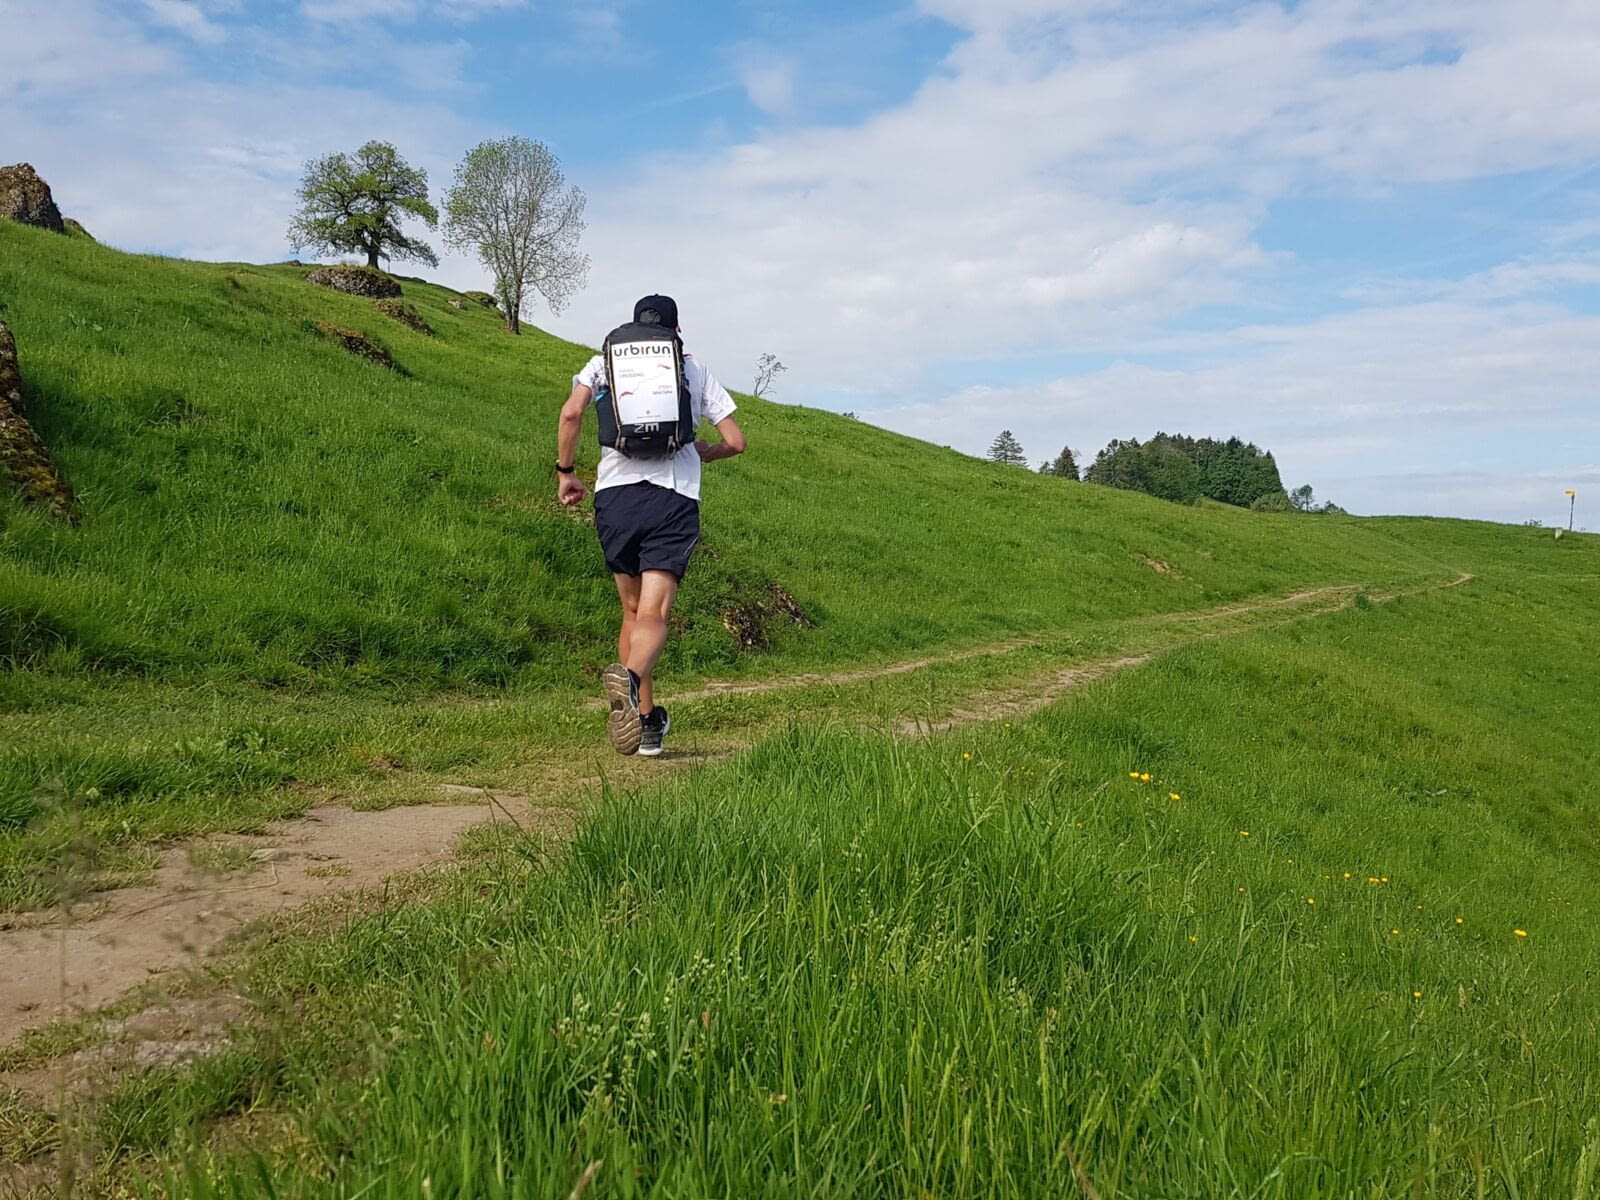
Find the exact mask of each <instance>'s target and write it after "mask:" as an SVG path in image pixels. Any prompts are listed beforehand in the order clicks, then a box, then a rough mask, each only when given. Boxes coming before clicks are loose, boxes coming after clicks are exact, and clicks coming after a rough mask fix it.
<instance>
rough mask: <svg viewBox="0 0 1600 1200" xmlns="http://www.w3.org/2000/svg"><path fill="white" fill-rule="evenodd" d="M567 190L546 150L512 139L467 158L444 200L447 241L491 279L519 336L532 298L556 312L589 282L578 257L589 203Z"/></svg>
mask: <svg viewBox="0 0 1600 1200" xmlns="http://www.w3.org/2000/svg"><path fill="white" fill-rule="evenodd" d="M566 183H567V181H566V177H565V176H564V175H562V173H561V163H560V161H559V160H558V159H557V158H556V156H555V155H554V154H552V153H551V152H550V150H549V148H548V147H547V146H545V145H544V143H542V142H536V141H533V140H531V139H529V138H525V137H508V138H502V139H500V140H499V141H488V142H481V143H479V144H478V145H476V146H474V147H473V148H472V149H471V150H469V151H467V156H466V158H464V159H463V160H462V161H461V164H460V165H459V166H457V167H456V173H455V183H454V185H453V186H452V187H451V189H450V192H449V195H447V196H446V197H445V202H444V207H445V235H444V236H445V241H446V242H448V243H449V244H450V245H451V246H453V247H455V248H457V249H460V250H471V251H473V252H475V253H476V254H477V256H478V260H479V261H480V262H482V263H483V265H484V266H485V267H487V268H488V269H489V271H490V273H491V274H493V276H494V290H495V294H496V295H498V296H499V297H500V307H501V309H502V310H503V311H504V313H505V318H506V328H507V329H508V330H509V331H510V332H512V333H521V332H522V311H523V308H524V306H525V304H526V303H527V300H528V293H529V292H530V291H533V292H537V293H538V294H539V295H541V296H543V297H544V301H545V303H546V304H548V305H549V306H550V311H551V312H556V313H558V312H560V311H561V310H562V309H563V308H565V307H566V306H567V302H568V301H569V300H571V299H572V297H573V296H574V295H576V294H577V293H578V292H579V291H580V290H582V288H583V286H584V284H586V283H587V282H588V279H589V256H588V255H586V254H583V253H580V252H579V250H578V241H579V239H580V238H581V237H582V236H583V230H584V223H583V207H584V204H585V198H584V194H583V192H581V191H580V190H579V189H578V188H577V187H567V186H566Z"/></svg>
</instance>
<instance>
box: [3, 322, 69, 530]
mask: <svg viewBox="0 0 1600 1200" xmlns="http://www.w3.org/2000/svg"><path fill="white" fill-rule="evenodd" d="M0 474H4V475H9V476H10V477H11V482H12V486H13V487H15V489H16V491H17V494H18V495H20V496H21V497H22V500H23V503H25V504H38V505H41V506H43V507H45V508H48V509H49V510H50V515H51V516H53V517H57V518H59V519H60V520H63V521H69V522H74V523H75V522H76V521H77V520H78V498H77V496H76V495H75V494H74V493H73V491H72V488H71V486H70V485H69V484H68V483H67V481H66V480H65V479H63V478H62V476H61V470H60V468H59V467H57V466H56V463H55V460H54V459H53V458H51V457H50V451H49V450H47V449H46V448H45V445H44V443H43V442H42V441H40V440H39V435H38V434H37V433H35V432H34V428H33V426H32V425H31V424H30V423H29V422H28V418H27V416H26V414H25V413H24V412H23V407H22V370H21V367H20V366H19V364H18V362H17V343H16V339H14V338H13V337H12V336H11V330H10V329H8V328H6V325H5V322H4V321H0Z"/></svg>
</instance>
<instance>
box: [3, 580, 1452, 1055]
mask: <svg viewBox="0 0 1600 1200" xmlns="http://www.w3.org/2000/svg"><path fill="white" fill-rule="evenodd" d="M1471 578H1472V576H1471V575H1468V574H1463V575H1461V576H1459V577H1458V578H1456V579H1453V580H1451V581H1450V582H1448V583H1436V584H1430V585H1427V586H1424V587H1419V588H1414V589H1411V590H1409V591H1405V592H1397V593H1393V594H1391V595H1384V596H1374V597H1373V602H1374V603H1381V602H1383V601H1386V600H1392V599H1395V598H1396V597H1397V596H1401V595H1413V594H1417V593H1420V592H1425V591H1433V590H1439V589H1442V588H1450V587H1457V586H1459V585H1461V584H1463V583H1466V582H1467V581H1468V580H1470V579H1471ZM1359 593H1360V587H1359V586H1358V585H1355V584H1345V585H1340V586H1335V587H1324V588H1314V589H1310V590H1307V591H1300V592H1295V593H1293V594H1291V595H1287V596H1276V597H1272V598H1270V599H1265V600H1260V601H1254V602H1249V603H1242V604H1232V605H1223V606H1220V607H1217V608H1211V609H1204V610H1200V611H1197V612H1183V613H1167V614H1162V615H1159V616H1155V617H1150V618H1147V619H1146V620H1144V621H1142V622H1140V623H1139V625H1142V626H1143V627H1145V628H1147V629H1149V630H1150V631H1152V632H1155V631H1158V630H1168V631H1170V630H1171V629H1172V628H1173V627H1174V626H1180V627H1182V628H1183V629H1184V633H1183V634H1182V635H1181V636H1178V637H1173V636H1171V634H1170V632H1169V633H1166V634H1163V635H1161V636H1160V637H1157V638H1155V639H1151V640H1150V642H1149V644H1148V645H1146V646H1135V647H1131V648H1129V649H1125V650H1124V651H1123V652H1122V653H1120V654H1118V655H1115V656H1112V657H1107V658H1104V659H1100V660H1096V661H1091V662H1084V663H1078V664H1075V665H1073V666H1070V667H1067V668H1065V669H1062V670H1060V671H1057V672H1054V673H1052V674H1048V675H1046V676H1044V677H1043V678H1038V679H1034V680H1031V681H1029V682H1027V683H1026V684H1020V685H1015V686H1012V687H1008V688H1000V689H995V690H993V691H990V692H985V693H980V694H978V695H974V696H970V697H968V698H967V699H966V700H965V701H964V702H963V704H962V706H961V707H960V708H958V709H956V710H954V711H952V712H950V713H949V714H947V715H946V716H945V717H943V718H941V719H937V720H931V719H930V720H920V721H906V722H904V723H902V724H901V725H900V726H899V727H898V728H899V730H900V732H902V733H906V734H927V733H933V732H940V731H943V730H948V729H951V728H954V727H957V726H960V725H965V724H972V723H976V722H982V721H994V720H999V719H1002V718H1004V717H1009V716H1021V715H1025V714H1027V713H1031V712H1036V711H1038V710H1039V709H1042V708H1044V707H1046V706H1048V705H1050V704H1052V703H1054V702H1055V701H1056V700H1059V699H1060V698H1061V697H1062V696H1063V695H1065V694H1066V693H1067V692H1069V691H1071V690H1072V689H1074V688H1078V687H1082V686H1084V685H1085V684H1088V683H1092V682H1094V681H1095V680H1097V679H1103V678H1105V677H1106V676H1108V675H1111V674H1113V673H1115V672H1118V671H1124V670H1128V669H1130V668H1133V667H1137V666H1140V665H1142V664H1144V663H1146V662H1149V661H1150V659H1151V658H1153V657H1155V656H1156V655H1157V654H1160V653H1162V652H1164V651H1165V650H1168V649H1173V648H1176V647H1178V646H1184V645H1192V644H1193V643H1195V642H1199V641H1205V640H1209V639H1211V638H1216V637H1222V636H1225V635H1227V634H1229V633H1234V632H1243V631H1245V630H1254V629H1262V628H1270V627H1272V626H1275V625H1281V624H1285V623H1287V622H1290V621H1297V620H1302V619H1305V618H1307V617H1312V616H1318V615H1322V614H1325V613H1330V612H1336V611H1338V610H1340V609H1343V608H1347V607H1349V606H1350V605H1352V604H1354V603H1355V601H1356V597H1357V595H1358V594H1359ZM1135 628H1137V626H1135ZM1034 644H1036V643H1034V642H1032V641H1029V640H1026V639H1011V640H1008V641H1004V642H998V643H994V644H991V645H986V646H978V647H973V648H970V649H966V650H960V651H956V652H954V653H951V654H948V655H943V656H928V657H925V658H919V659H916V660H912V661H909V662H899V663H891V664H887V665H884V666H877V667H869V668H862V669H857V670H851V671H839V672H834V673H831V674H808V675H795V676H789V677H785V678H782V679H774V680H768V681H763V682H755V683H735V684H710V685H708V686H707V687H706V688H705V689H703V690H701V691H698V692H692V693H685V694H681V695H679V696H678V697H677V700H678V701H679V702H680V703H682V702H686V701H688V702H692V701H695V700H705V699H709V698H712V697H716V696H725V695H730V694H740V693H763V692H775V691H787V690H793V689H797V688H807V687H818V686H836V687H845V686H849V685H852V684H859V683H865V682H869V681H872V680H876V679H884V678H888V677H891V676H896V675H905V674H909V673H911V672H914V671H919V670H924V669H926V668H929V667H933V666H938V665H942V664H945V663H953V662H962V661H967V660H970V659H974V658H980V657H994V656H1000V655H1005V654H1010V653H1013V652H1014V651H1017V650H1020V649H1023V648H1025V647H1028V646H1031V645H1034ZM1130 651H1131V652H1130ZM729 749H731V747H723V748H719V750H718V751H715V752H709V753H708V752H701V753H684V754H681V755H677V756H673V757H675V758H676V759H677V761H676V762H675V763H674V762H671V761H668V760H666V759H664V760H662V761H661V762H659V763H658V764H657V765H656V769H657V770H659V769H661V768H667V769H673V768H674V767H675V768H676V769H679V770H692V769H695V768H698V767H700V766H704V765H705V764H706V763H707V762H711V761H717V760H719V759H721V758H723V757H725V756H726V753H727V752H728V750H729ZM630 764H631V760H630ZM619 766H621V764H619ZM622 775H623V776H624V777H625V778H626V777H628V776H629V775H630V773H629V772H627V771H626V770H624V771H622ZM574 782H575V781H574V780H571V779H567V780H563V781H561V783H560V784H559V790H560V792H561V795H559V796H553V795H552V796H549V797H547V798H548V799H552V800H557V801H559V802H560V803H558V804H557V805H556V806H543V805H541V804H540V803H539V802H538V800H537V799H536V798H533V797H529V796H525V795H512V794H508V793H499V792H491V791H488V790H487V789H483V788H474V787H464V786H459V785H451V784H446V785H444V786H442V787H441V788H440V789H439V791H440V793H441V794H442V795H445V796H447V797H449V798H450V799H452V800H454V801H457V802H456V803H450V804H425V805H410V806H404V807H397V808H390V809H384V810H381V811H372V812H358V811H355V810H352V809H348V808H343V807H339V806H334V805H325V806H321V807H317V808H313V809H312V810H311V811H309V812H307V813H306V814H305V815H304V816H302V817H299V818H296V819H292V820H286V821H281V822H276V823H274V824H273V825H272V826H270V827H269V829H268V830H267V832H265V833H264V834H262V835H259V836H248V835H219V836H215V837H210V838H206V839H202V840H200V841H198V842H193V843H188V844H183V845H178V846H175V847H172V848H170V849H168V850H167V851H166V852H165V853H164V855H163V857H162V861H161V865H160V866H159V867H158V868H157V870H156V872H155V877H154V879H153V880H152V881H151V882H150V883H149V884H147V885H144V886H140V887H132V888H124V889H121V890H118V891H112V892H107V893H103V894H101V895H100V896H98V897H97V900H98V902H99V903H98V906H97V907H96V908H95V909H94V910H92V911H91V912H88V913H86V914H82V915H80V917H79V919H77V920H74V921H66V920H63V919H61V917H60V915H59V914H56V915H55V916H54V917H53V918H52V919H51V921H50V923H40V924H36V925H32V926H25V927H23V928H20V929H10V930H0V1047H3V1046H5V1045H6V1044H8V1043H9V1042H11V1041H12V1040H13V1039H14V1038H16V1037H17V1036H18V1035H19V1034H20V1033H22V1032H23V1031H24V1030H26V1029H29V1028H32V1027H34V1026H37V1025H42V1024H44V1023H45V1022H47V1021H48V1020H50V1019H51V1018H53V1017H56V1016H62V1015H71V1014H74V1013H82V1012H87V1011H91V1010H93V1009H95V1008H98V1007H101V1006H103V1005H105V1004H107V1003H109V1002H111V1001H112V1000H115V999H116V998H117V997H119V996H120V995H122V994H123V993H124V992H125V991H127V989H129V988H130V987H132V986H134V985H135V984H138V983H140V982H142V981H143V980H145V979H146V978H148V977H149V976H151V975H155V974H159V973H161V972H163V971H168V970H172V969H174V968H177V967H181V966H185V965H189V964H192V963H193V962H195V961H196V960H197V959H198V958H200V957H201V956H203V955H205V954H207V953H209V952H210V951H212V950H214V949H216V947H217V946H219V945H220V944H221V943H222V942H223V940H224V939H225V938H227V936H228V935H229V934H230V933H232V932H234V931H235V930H237V929H239V928H240V927H241V926H243V925H244V924H246V923H247V922H249V921H252V920H255V919H257V918H260V917H265V916H269V915H271V914H273V913H277V912H281V911H283V910H285V909H289V908H293V907H296V906H299V905H301V904H305V903H307V902H309V901H312V900H315V899H318V898H320V897H323V896H328V895H331V894H334V893H338V892H347V891H350V890H354V889H361V888H366V887H371V886H373V885H375V884H378V883H381V882H382V881H383V880H384V879H385V878H387V877H388V876H390V875H393V874H396V873H399V872H402V871H408V870H413V869H416V868H418V867H424V866H428V865H431V864H435V863H439V862H442V861H444V860H446V859H448V858H449V857H450V855H451V852H452V847H453V844H454V842H455V840H456V838H457V837H458V836H459V835H460V834H461V833H462V832H464V831H465V830H467V829H470V828H472V827H474V826H476V825H480V824H483V823H485V822H488V821H494V820H511V821H514V822H515V823H517V824H518V825H520V826H522V827H523V828H529V827H530V826H531V827H533V828H540V829H544V830H548V831H553V832H560V831H564V830H567V829H569V828H570V827H571V825H572V822H573V819H574V813H573V810H572V808H571V807H570V804H571V798H570V797H571V793H572V791H573V790H574ZM594 782H598V780H597V779H596V780H594ZM579 785H580V786H581V781H579ZM230 852H231V854H232V856H233V858H235V859H243V858H244V857H245V856H246V855H248V856H249V860H250V867H251V868H252V869H249V870H235V871H231V872H225V873H220V874H219V873H217V872H215V871H207V870H205V869H203V867H202V866H199V865H196V861H197V860H198V861H199V862H201V863H203V862H205V861H206V856H207V855H209V856H210V857H212V858H213V859H215V858H216V857H217V856H218V855H227V854H229V853H230Z"/></svg>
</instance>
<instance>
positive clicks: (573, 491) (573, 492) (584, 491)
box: [556, 475, 589, 508]
mask: <svg viewBox="0 0 1600 1200" xmlns="http://www.w3.org/2000/svg"><path fill="white" fill-rule="evenodd" d="M588 494H589V489H588V488H586V487H584V486H583V480H581V479H579V478H578V477H577V476H576V475H563V476H561V482H560V483H558V484H557V485H556V499H557V500H559V501H561V503H563V504H565V505H566V506H567V507H568V508H571V507H572V506H573V505H574V504H577V503H579V502H580V501H581V500H582V499H583V498H584V497H585V496H587V495H588Z"/></svg>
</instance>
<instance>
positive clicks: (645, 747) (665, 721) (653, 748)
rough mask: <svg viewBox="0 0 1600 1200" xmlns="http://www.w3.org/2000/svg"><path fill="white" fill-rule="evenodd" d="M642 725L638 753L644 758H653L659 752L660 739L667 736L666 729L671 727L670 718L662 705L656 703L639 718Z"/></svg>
mask: <svg viewBox="0 0 1600 1200" xmlns="http://www.w3.org/2000/svg"><path fill="white" fill-rule="evenodd" d="M639 723H640V724H641V725H642V726H643V730H644V732H643V735H642V736H641V737H640V739H639V753H640V754H642V755H644V756H645V757H646V758H654V757H655V756H656V755H658V754H660V753H661V739H662V738H664V737H666V736H667V730H669V729H671V728H672V718H671V717H669V716H667V710H666V707H665V706H664V705H660V704H658V705H656V706H655V707H654V708H652V709H651V710H650V711H649V713H648V714H646V715H645V716H643V717H640V718H639Z"/></svg>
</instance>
